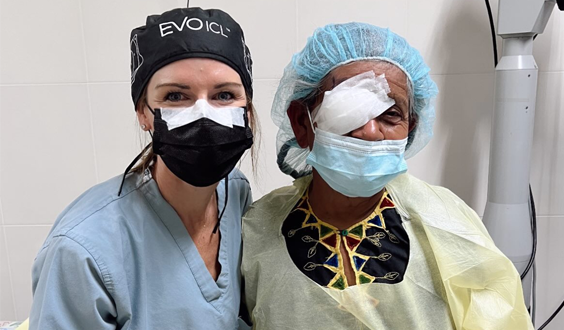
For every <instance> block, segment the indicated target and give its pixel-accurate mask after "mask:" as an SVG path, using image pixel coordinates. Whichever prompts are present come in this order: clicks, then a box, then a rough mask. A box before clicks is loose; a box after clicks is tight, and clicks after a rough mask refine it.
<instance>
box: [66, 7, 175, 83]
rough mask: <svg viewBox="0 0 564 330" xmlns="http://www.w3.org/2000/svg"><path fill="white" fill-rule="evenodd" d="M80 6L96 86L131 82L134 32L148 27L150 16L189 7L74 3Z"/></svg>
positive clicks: (90, 76)
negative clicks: (104, 83)
mask: <svg viewBox="0 0 564 330" xmlns="http://www.w3.org/2000/svg"><path fill="white" fill-rule="evenodd" d="M70 1H73V3H75V4H78V5H80V7H81V9H82V10H81V15H82V24H83V28H84V40H85V45H86V62H87V65H88V78H89V81H93V82H116V81H120V82H127V81H130V80H131V78H130V77H131V75H130V73H129V61H130V60H131V55H130V51H129V40H130V33H131V30H132V29H133V28H135V27H138V26H141V25H144V24H145V19H146V17H147V16H148V15H152V14H158V13H162V12H164V11H166V10H169V9H171V8H175V7H178V6H182V5H185V4H186V2H185V1H180V0H159V1H151V0H136V1H131V0H130V1H112V0H97V1H90V0H70Z"/></svg>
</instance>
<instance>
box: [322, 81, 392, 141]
mask: <svg viewBox="0 0 564 330" xmlns="http://www.w3.org/2000/svg"><path fill="white" fill-rule="evenodd" d="M388 93H390V86H389V85H388V81H387V80H386V77H385V75H384V74H382V75H380V76H378V77H376V75H375V74H374V71H368V72H364V73H361V74H359V75H356V76H354V77H351V78H349V79H347V80H345V81H343V82H342V83H340V84H339V85H337V86H336V87H335V88H333V90H331V91H327V92H325V94H324V97H323V102H321V104H320V105H319V106H318V107H316V108H315V109H314V110H313V111H312V117H313V122H315V123H317V127H318V128H320V129H322V130H324V131H327V132H331V133H334V134H339V135H344V134H347V133H349V132H351V131H353V130H355V129H357V128H359V127H362V126H363V125H365V124H366V123H367V122H368V121H370V120H371V119H373V118H376V117H378V116H379V115H381V114H382V113H383V112H384V111H386V110H388V109H389V108H390V107H391V106H393V105H394V104H395V103H396V101H395V100H394V99H392V98H390V97H389V96H388Z"/></svg>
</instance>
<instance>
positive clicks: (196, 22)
mask: <svg viewBox="0 0 564 330" xmlns="http://www.w3.org/2000/svg"><path fill="white" fill-rule="evenodd" d="M204 22H205V24H204ZM173 27H174V28H175V29H176V30H177V31H178V32H182V30H184V27H187V28H188V29H190V30H192V31H201V30H203V31H204V32H211V33H215V34H219V35H221V36H223V37H225V38H229V37H228V36H227V35H226V34H225V31H226V32H231V30H230V29H229V28H228V27H225V28H224V27H223V25H221V24H219V23H217V22H210V21H208V20H206V21H202V20H201V19H199V18H197V17H192V18H188V16H186V17H184V20H183V21H182V23H181V24H180V25H178V24H176V22H174V21H170V22H165V23H161V24H159V28H160V31H161V37H164V36H167V35H169V34H173V33H174V29H173Z"/></svg>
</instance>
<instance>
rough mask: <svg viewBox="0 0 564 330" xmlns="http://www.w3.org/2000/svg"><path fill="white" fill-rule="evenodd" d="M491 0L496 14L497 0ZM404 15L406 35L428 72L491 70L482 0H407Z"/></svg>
mask: <svg viewBox="0 0 564 330" xmlns="http://www.w3.org/2000/svg"><path fill="white" fill-rule="evenodd" d="M490 2H491V4H492V11H493V12H494V15H496V16H494V18H495V17H497V14H496V13H497V1H490ZM407 17H408V19H407V22H408V23H407V25H408V33H407V35H406V36H405V37H406V39H407V40H408V41H409V42H410V43H411V44H412V45H413V46H414V47H415V48H417V49H418V50H419V51H420V52H421V54H422V55H423V57H424V58H425V60H426V61H427V64H428V65H429V66H430V67H431V73H433V74H461V73H470V74H475V73H485V72H493V70H494V62H493V50H492V41H491V32H490V25H489V20H488V16H487V10H486V6H485V3H484V1H466V0H451V1H444V0H428V1H410V2H409V6H408V14H407ZM498 47H500V46H499V45H498ZM499 52H500V54H501V49H500V50H499ZM470 54H471V55H470Z"/></svg>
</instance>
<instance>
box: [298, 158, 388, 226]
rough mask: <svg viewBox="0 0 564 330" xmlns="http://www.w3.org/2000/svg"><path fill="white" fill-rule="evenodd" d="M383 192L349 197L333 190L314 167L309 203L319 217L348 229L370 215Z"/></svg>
mask: <svg viewBox="0 0 564 330" xmlns="http://www.w3.org/2000/svg"><path fill="white" fill-rule="evenodd" d="M383 193H384V190H382V191H380V192H379V193H377V194H376V195H374V196H371V197H354V198H351V197H347V196H345V195H343V194H341V193H339V192H337V191H335V190H333V189H332V188H331V187H330V186H329V185H328V184H327V183H326V182H325V181H324V180H323V179H322V178H321V176H320V175H319V174H318V173H317V171H315V169H314V170H313V180H312V181H311V183H310V186H309V203H310V205H311V207H312V209H313V212H314V213H315V215H316V216H317V217H319V219H321V220H322V221H325V222H327V223H329V224H331V225H333V226H335V227H337V228H339V229H346V228H349V227H350V226H352V225H354V224H355V223H357V222H359V221H362V220H363V219H364V218H366V217H367V216H368V215H370V213H372V211H374V209H375V208H376V206H377V205H378V203H379V202H380V200H381V199H382V194H383Z"/></svg>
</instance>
